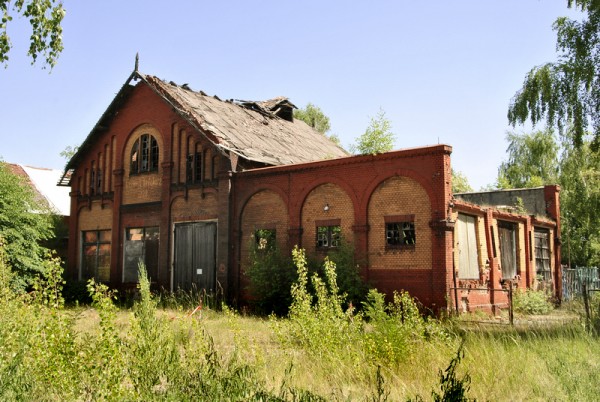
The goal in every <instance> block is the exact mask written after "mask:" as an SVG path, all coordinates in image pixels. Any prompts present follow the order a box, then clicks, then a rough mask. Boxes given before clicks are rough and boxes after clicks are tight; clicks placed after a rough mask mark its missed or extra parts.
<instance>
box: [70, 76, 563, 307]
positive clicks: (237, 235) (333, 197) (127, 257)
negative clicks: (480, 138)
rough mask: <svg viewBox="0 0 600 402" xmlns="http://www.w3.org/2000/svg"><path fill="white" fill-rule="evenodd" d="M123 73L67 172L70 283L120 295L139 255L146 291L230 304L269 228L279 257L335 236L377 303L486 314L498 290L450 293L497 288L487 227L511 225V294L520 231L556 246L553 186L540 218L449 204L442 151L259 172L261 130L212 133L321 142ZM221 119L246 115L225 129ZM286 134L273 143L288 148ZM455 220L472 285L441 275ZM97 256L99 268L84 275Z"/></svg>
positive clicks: (530, 279)
mask: <svg viewBox="0 0 600 402" xmlns="http://www.w3.org/2000/svg"><path fill="white" fill-rule="evenodd" d="M136 74H137V73H134V75H132V77H134V78H135V77H137V78H138V79H141V82H140V83H138V84H137V85H135V86H131V85H128V84H129V81H128V83H127V84H126V85H125V86H124V87H123V89H122V90H121V91H120V92H119V94H118V95H117V97H116V98H115V100H114V101H113V103H112V104H111V106H110V107H109V109H108V110H107V112H106V113H105V114H104V115H103V116H102V118H101V119H100V121H99V122H98V124H97V126H96V127H95V128H94V129H93V130H92V132H91V133H90V135H89V136H88V138H87V139H86V141H85V142H84V144H83V145H82V147H81V149H80V151H79V152H78V154H77V155H76V156H75V157H74V158H73V159H72V160H71V162H69V165H68V168H70V169H72V171H71V176H70V180H69V184H70V186H71V197H72V204H71V216H72V217H73V218H72V219H71V223H70V239H71V242H70V244H69V267H68V272H69V274H70V276H71V278H73V279H85V278H84V277H83V276H84V275H83V274H82V273H83V272H84V269H83V265H84V264H87V266H86V267H85V272H93V270H94V269H96V270H98V271H100V270H106V269H109V270H110V279H109V282H110V283H111V285H113V286H117V287H119V286H131V285H132V283H131V281H129V282H128V280H127V279H126V278H132V276H131V273H128V272H126V271H127V270H128V269H131V264H134V263H135V262H136V259H137V258H141V259H142V260H144V259H145V262H146V263H147V264H150V265H152V266H153V267H155V268H153V271H152V272H153V275H154V277H153V278H152V281H153V282H155V283H156V285H157V286H162V287H164V288H167V289H174V288H176V287H179V286H181V287H186V286H188V285H189V284H193V285H194V286H197V287H204V288H206V289H207V290H209V291H220V290H221V289H222V290H223V292H224V293H225V296H226V297H227V298H228V299H229V300H236V301H240V298H243V297H245V293H244V289H245V282H244V281H245V279H244V275H243V273H244V270H245V268H246V267H247V263H248V257H249V250H250V247H253V242H254V241H255V239H253V236H254V234H255V233H256V231H257V230H269V231H272V232H273V234H274V236H275V238H276V242H277V245H278V246H279V247H280V248H281V249H283V250H291V248H292V247H293V246H295V245H298V246H300V247H303V248H305V249H306V250H307V253H308V254H310V255H313V256H319V255H321V254H323V252H324V251H326V249H327V248H328V247H335V246H336V245H337V242H338V241H348V242H350V243H351V244H352V245H353V247H354V250H355V253H356V257H357V261H360V271H361V274H362V276H363V277H364V279H365V280H368V281H369V283H370V284H372V285H374V286H376V287H377V288H378V289H379V290H380V291H383V292H385V293H386V294H388V295H390V296H391V295H392V293H393V292H394V291H399V290H407V291H409V292H410V293H411V294H412V295H413V296H415V297H417V298H418V299H419V300H420V301H421V302H422V303H423V304H424V305H426V306H428V307H431V308H433V309H435V310H437V309H443V308H447V307H449V306H452V305H453V303H452V302H450V300H452V297H454V296H456V297H457V298H458V299H459V302H460V303H462V304H461V305H463V306H464V305H470V306H474V305H476V304H478V305H485V306H488V307H489V306H494V305H498V306H500V305H501V303H502V302H504V300H505V298H504V299H503V297H504V296H503V294H501V293H498V294H496V292H493V291H489V292H487V293H486V292H483V295H481V294H477V295H475V294H474V293H476V292H470V291H468V290H467V291H463V290H460V295H459V294H458V293H456V294H455V295H452V292H451V291H452V289H454V288H459V287H460V288H462V287H472V288H475V287H487V288H488V289H496V288H498V289H499V288H500V287H501V286H503V285H502V283H503V281H501V279H502V278H501V272H502V271H501V264H500V259H499V250H497V249H498V247H499V244H500V239H499V238H498V230H497V227H498V222H499V221H508V222H512V223H515V224H516V226H515V227H516V228H517V230H516V234H515V236H516V237H515V238H516V239H518V242H517V243H516V249H517V251H516V252H517V254H516V255H517V265H518V269H517V274H516V276H515V278H511V280H513V281H514V282H515V283H516V284H517V285H518V286H520V287H526V286H527V287H532V286H534V285H535V284H536V279H535V271H534V268H533V266H534V265H535V264H534V263H533V262H532V261H533V259H532V257H531V256H532V250H531V241H530V240H529V239H530V236H531V233H532V231H533V228H534V227H543V228H545V229H548V230H549V232H548V233H549V236H550V239H554V238H556V237H558V236H557V233H559V230H560V226H559V222H558V212H557V211H555V209H556V208H558V196H557V189H556V188H554V191H553V190H552V189H548V190H547V194H546V198H547V201H548V203H549V204H552V207H550V208H549V211H548V212H549V216H550V217H551V218H553V219H550V218H541V217H540V218H537V217H536V218H534V217H530V216H529V215H519V214H513V213H507V212H502V211H500V210H497V209H494V208H484V207H480V206H478V205H474V204H470V203H468V202H463V201H457V200H455V199H454V198H453V195H452V191H451V167H450V154H451V151H452V149H451V147H449V146H447V145H436V146H429V147H423V148H415V149H407V150H400V151H394V152H389V153H385V154H380V155H365V156H352V157H350V156H348V157H340V156H342V155H338V156H337V157H336V158H332V159H325V156H323V157H322V158H321V159H323V160H318V161H307V162H303V163H299V162H295V163H293V164H281V166H272V167H268V165H270V164H271V162H270V161H272V160H275V159H276V157H277V155H272V154H269V153H268V152H267V151H265V152H264V154H265V155H264V156H260V155H259V156H257V157H256V158H254V156H253V155H254V153H256V152H259V151H257V149H260V147H258V148H252V147H256V144H255V143H254V142H256V143H259V142H261V141H267V140H266V135H267V134H268V135H272V132H270V133H267V134H265V136H262V134H261V135H257V136H255V137H252V138H253V139H252V141H254V142H247V146H248V147H250V148H249V150H245V149H242V148H236V144H232V143H231V142H227V141H229V139H228V138H229V137H227V138H225V137H226V135H227V133H228V132H225V131H223V130H225V129H227V130H233V134H232V135H231V138H233V139H234V140H235V138H236V137H235V135H237V134H239V133H238V131H239V130H243V129H245V127H250V126H251V125H252V124H254V120H256V121H258V123H256V125H255V126H252V127H253V128H252V130H254V131H251V132H250V134H248V135H250V136H252V135H254V133H255V132H256V133H259V134H260V130H263V129H265V130H266V129H271V128H270V127H271V126H274V127H275V128H276V129H275V130H274V131H275V132H276V133H280V132H281V130H288V129H290V130H299V131H292V134H293V133H296V132H297V133H299V134H298V135H315V137H312V138H314V141H323V137H322V136H320V134H318V133H316V134H314V133H311V132H310V129H307V128H306V125H303V124H304V123H293V122H280V121H279V120H278V119H280V118H279V117H277V116H275V115H270V114H269V113H270V112H268V111H267V112H265V110H262V109H261V110H262V111H261V112H260V113H256V112H255V109H256V108H259V107H260V103H251V104H250V106H248V105H247V104H244V105H243V108H242V109H240V108H241V106H238V105H236V104H233V103H231V102H230V101H226V102H224V101H220V100H215V99H212V98H210V99H208V98H207V97H206V96H205V95H204V94H200V93H194V92H192V91H189V90H187V89H186V90H182V89H181V88H180V87H176V86H174V85H172V84H166V83H164V82H161V81H157V80H156V79H154V78H151V77H150V78H149V77H147V76H143V75H141V74H138V75H136ZM170 91H172V93H171V92H170ZM186 97H193V101H194V102H196V103H191V105H192V106H193V107H188V108H187V109H186V105H185V104H183V102H184V101H189V99H188V98H186ZM277 101H278V102H281V100H277ZM189 102H191V101H189ZM182 105H183V106H182ZM284 106H285V104H284ZM219 108H220V109H219ZM217 109H218V110H221V111H222V113H223V114H224V118H223V119H221V120H219V119H218V118H215V115H210V114H206V115H201V114H200V115H198V116H200V117H198V116H197V115H195V114H194V113H200V112H202V113H204V111H207V112H206V113H209V112H210V113H214V111H215V110H217ZM238 109H240V110H238ZM199 111H200V112H199ZM227 113H229V114H227ZM203 116H204V117H203ZM211 116H212V117H211ZM217 116H218V115H217ZM232 116H242V117H238V118H247V116H251V117H252V119H254V120H249V121H243V122H242V123H243V124H242V123H239V122H238V123H239V124H238V123H236V121H234V120H233V117H232ZM210 118H212V119H213V121H208V120H209V119H210ZM217 123H218V124H222V126H223V127H217ZM298 124H300V125H299V126H298V127H299V128H298V127H296V125H298ZM288 126H289V127H292V126H293V127H292V128H288ZM265 127H266V128H265ZM219 130H220V131H219ZM307 130H308V131H307ZM307 133H308V134H307ZM234 134H235V135H234ZM278 135H279V134H278ZM281 135H284V134H283V133H282V134H281ZM287 135H288V137H286V138H285V140H286V141H288V142H289V141H293V140H294V135H289V134H287ZM226 140H227V141H226ZM275 140H276V139H275ZM240 141H249V140H247V139H245V138H243V139H241V140H240ZM271 141H272V140H271ZM261 144H263V145H260V146H268V142H264V143H261ZM309 145H310V144H308V143H307V145H306V146H309ZM296 146H297V147H298V148H297V149H293V148H290V149H289V151H286V152H288V154H289V155H292V154H293V153H294V152H297V154H298V155H303V156H302V157H305V155H306V154H307V152H305V150H304V149H303V148H302V147H303V146H304V145H296ZM324 146H325V145H324ZM326 146H331V145H326ZM333 147H334V146H333ZM331 150H334V151H335V148H328V150H327V152H326V153H327V154H328V153H329V152H331ZM244 152H246V153H244ZM253 152H254V153H253ZM313 152H315V151H311V152H308V154H311V153H313ZM292 156H293V155H292ZM261 157H264V158H265V159H264V162H261V159H260V158H261ZM289 157H291V156H286V158H289ZM253 158H254V159H253ZM459 212H460V213H464V214H469V215H472V216H475V218H476V219H475V222H476V223H475V226H476V232H474V233H476V237H477V239H476V240H477V241H476V244H477V247H476V248H477V253H478V254H477V259H476V261H477V266H478V268H477V270H478V272H479V277H478V278H471V279H469V280H468V281H463V280H461V279H460V278H456V275H455V271H456V270H457V269H458V265H459V263H458V261H459V260H458V259H457V257H456V255H454V256H453V253H454V252H455V251H456V250H457V249H458V248H459V247H458V246H459V245H457V243H456V241H455V236H454V222H456V220H457V217H458V213H459ZM544 233H546V232H544ZM85 236H87V237H85ZM94 236H96V237H94ZM84 237H85V240H84ZM94 239H96V240H94ZM558 244H559V243H556V244H555V242H554V241H553V242H552V249H551V250H550V251H551V253H552V256H553V260H552V261H553V262H552V274H553V278H554V279H555V280H556V279H557V278H559V275H560V274H559V269H557V267H558V266H559V265H558V261H559V260H558V259H556V258H557V257H556V256H557V255H559V251H560V250H559V249H558V250H557V249H556V248H557V247H558ZM558 248H559V247H558ZM100 250H104V251H103V252H104V253H105V254H102V253H101V252H100ZM107 250H109V251H110V253H109V256H108V254H106V251H107ZM213 253H214V254H213ZM207 255H208V256H209V257H207ZM103 258H104V259H105V260H106V261H108V260H107V259H109V260H110V267H108V265H106V264H107V263H106V264H105V265H103V266H102V267H100V265H98V266H94V264H100V262H99V261H105V260H103ZM207 258H208V260H207ZM150 259H151V260H150ZM132 261H133V262H132ZM184 270H187V271H185V272H184ZM102 272H104V271H102ZM133 277H135V276H133ZM554 283H557V282H554ZM556 287H557V286H555V288H556ZM478 292H479V291H478ZM480 293H481V292H480Z"/></svg>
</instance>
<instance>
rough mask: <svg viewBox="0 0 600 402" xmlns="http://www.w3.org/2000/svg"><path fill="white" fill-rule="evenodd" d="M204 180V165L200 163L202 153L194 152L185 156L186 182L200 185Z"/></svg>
mask: <svg viewBox="0 0 600 402" xmlns="http://www.w3.org/2000/svg"><path fill="white" fill-rule="evenodd" d="M203 179H204V165H203V163H202V152H196V153H194V154H190V155H188V156H187V160H186V182H187V183H188V184H191V183H200V182H202V181H203Z"/></svg>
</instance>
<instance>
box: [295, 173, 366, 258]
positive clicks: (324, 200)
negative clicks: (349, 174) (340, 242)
mask: <svg viewBox="0 0 600 402" xmlns="http://www.w3.org/2000/svg"><path fill="white" fill-rule="evenodd" d="M346 187H347V188H349V186H346ZM352 194H354V193H353V192H350V193H348V191H347V189H346V188H344V187H342V186H340V185H339V184H338V183H336V182H333V181H326V180H324V181H322V182H321V183H320V184H318V185H317V186H314V187H312V188H311V190H310V191H309V192H308V193H307V194H306V196H304V197H303V198H301V199H302V200H303V203H302V207H301V208H300V214H299V217H300V226H301V227H302V247H303V248H304V249H306V251H307V253H309V254H313V255H314V254H316V252H317V248H316V226H317V224H318V222H319V221H320V222H328V221H329V222H330V223H331V225H333V222H334V221H339V225H340V226H341V231H342V236H343V237H344V238H345V240H346V241H348V242H350V243H351V244H353V243H354V232H353V226H354V222H355V213H356V197H352ZM326 204H327V205H328V207H329V209H328V210H327V211H325V210H324V209H323V208H324V206H325V205H326ZM331 225H330V224H328V223H327V224H323V226H331Z"/></svg>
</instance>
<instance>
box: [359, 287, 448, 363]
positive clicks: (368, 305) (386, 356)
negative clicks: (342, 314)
mask: <svg viewBox="0 0 600 402" xmlns="http://www.w3.org/2000/svg"><path fill="white" fill-rule="evenodd" d="M364 315H365V318H366V319H367V323H368V324H367V325H366V331H365V335H364V337H363V339H364V347H365V349H366V353H367V354H368V355H370V356H372V357H373V358H375V359H377V360H378V361H379V362H381V363H385V364H393V365H397V364H398V363H400V362H401V361H403V360H405V359H406V357H407V356H409V355H411V354H412V353H413V352H414V351H415V349H416V348H418V347H419V345H420V344H422V343H423V342H425V341H427V340H432V341H447V340H450V334H449V333H448V332H447V331H446V330H445V329H444V327H443V326H442V325H441V324H440V323H439V322H438V321H437V320H435V319H429V318H427V317H424V316H423V315H422V314H421V312H420V311H419V308H418V305H417V303H416V302H415V300H414V299H413V298H412V297H411V296H410V295H409V294H408V292H404V291H402V292H394V297H393V301H392V302H390V303H387V304H386V303H385V295H384V294H383V293H379V292H378V291H377V290H375V289H373V290H371V291H369V294H368V296H367V301H366V302H365V303H364Z"/></svg>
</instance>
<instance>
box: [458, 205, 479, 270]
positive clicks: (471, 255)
mask: <svg viewBox="0 0 600 402" xmlns="http://www.w3.org/2000/svg"><path fill="white" fill-rule="evenodd" d="M476 222H477V218H476V217H474V216H471V215H465V214H458V219H457V221H456V226H455V229H454V233H455V234H456V250H457V252H458V277H459V278H461V279H479V263H478V250H477V231H476Z"/></svg>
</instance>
